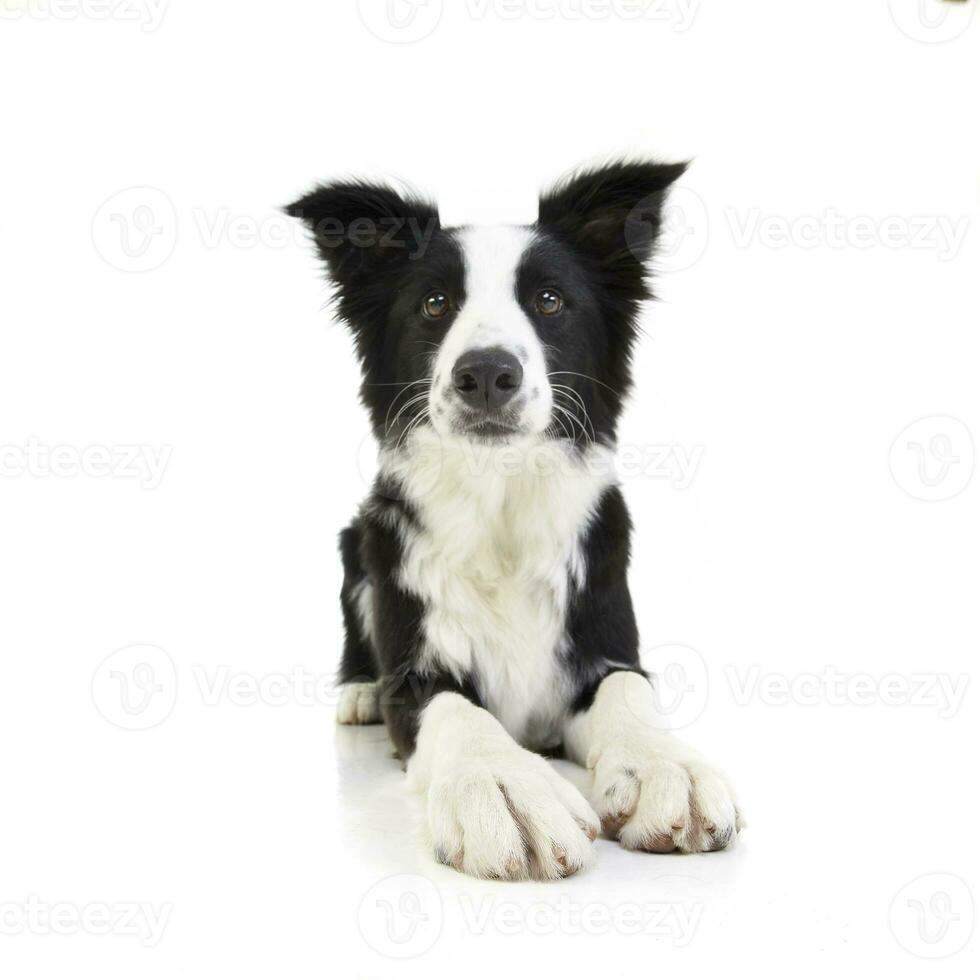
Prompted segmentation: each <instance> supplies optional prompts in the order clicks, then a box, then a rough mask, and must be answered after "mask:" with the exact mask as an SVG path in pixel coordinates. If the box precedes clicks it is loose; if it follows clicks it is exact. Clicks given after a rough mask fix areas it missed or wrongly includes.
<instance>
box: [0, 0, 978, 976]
mask: <svg viewBox="0 0 980 980" xmlns="http://www.w3.org/2000/svg"><path fill="white" fill-rule="evenodd" d="M52 2H53V3H54V6H49V5H47V4H44V3H39V2H34V0H0V3H2V7H0V9H2V17H0V83H2V85H3V91H4V97H3V115H2V133H3V157H2V159H3V180H2V182H0V269H2V277H3V279H2V292H0V329H2V335H0V446H2V447H3V449H2V452H3V455H2V457H0V464H2V468H3V475H2V476H0V600H2V620H0V626H2V645H3V654H2V678H0V746H2V753H3V770H4V771H3V782H2V791H0V794H2V795H0V829H2V835H0V970H2V972H3V975H4V976H5V977H10V978H18V980H20V978H33V977H44V978H49V977H51V978H53V977H69V976H71V977H80V976H98V977H100V978H115V977H119V978H127V980H130V978H132V977H140V978H171V977H176V976H185V977H216V976H234V977H252V976H254V977H289V978H300V977H324V976H326V977H330V976H338V977H348V976H350V977H364V978H382V977H392V976H425V977H431V976H450V975H453V976H455V975H458V974H462V975H464V976H473V977H477V976H479V977H482V976H498V975H501V974H504V975H510V976H526V975H536V974H537V973H539V972H540V971H541V970H542V969H545V970H547V971H548V975H549V976H558V975H569V976H576V977H578V976H583V977H584V976H589V977H592V976H617V977H619V976H621V977H626V976H635V975H639V976H654V975H658V971H660V970H664V971H668V970H669V971H670V972H669V975H670V976H672V977H704V976H708V975H711V974H712V973H713V972H724V973H725V974H731V972H732V971H733V970H734V971H736V972H740V971H743V970H751V971H752V972H753V973H754V974H759V973H763V974H773V973H777V972H778V974H779V975H785V974H787V973H789V974H792V975H797V976H821V977H824V976H826V975H828V974H829V973H831V972H833V973H834V974H836V975H838V976H842V977H857V976H863V975H866V973H867V971H868V970H869V969H871V968H874V969H875V971H876V972H877V973H880V974H881V975H887V976H895V977H919V976H930V977H932V976H936V977H943V978H947V977H949V978H952V977H956V978H959V977H965V976H968V975H971V973H972V971H975V969H976V964H977V958H978V957H977V952H978V939H977V938H976V936H971V932H972V927H973V919H974V909H973V904H972V903H973V902H974V901H976V900H978V899H980V894H978V887H980V867H978V857H980V844H978V840H980V834H978V830H977V806H976V804H977V792H976V759H977V747H978V745H977V739H978V734H980V733H978V723H977V717H978V714H977V698H978V696H980V692H978V691H977V690H976V685H975V684H974V682H973V680H971V678H970V674H971V672H972V671H973V666H974V663H975V661H976V658H977V654H978V645H980V624H978V620H977V610H978V607H977V599H978V587H980V571H978V562H977V556H978V554H980V479H978V478H974V479H973V480H972V481H970V479H969V478H970V476H971V474H972V472H973V467H974V446H973V440H974V439H976V438H977V437H978V436H980V384H978V356H980V343H978V340H977V328H978V324H980V319H978V314H980V302H978V294H977V278H976V273H977V260H978V254H980V232H978V230H977V228H976V224H977V210H978V159H980V157H978V151H980V146H978V136H977V127H976V109H977V100H976V93H977V81H978V78H977V75H978V71H977V67H978V65H980V57H978V55H980V23H978V21H980V16H977V17H974V16H973V15H974V8H975V6H976V5H975V4H974V3H972V2H968V3H965V4H955V5H954V4H945V5H940V4H939V3H938V0H935V2H934V0H923V2H922V4H921V5H920V4H919V0H908V2H906V0H892V2H889V0H869V2H866V3H860V4H856V3H851V2H845V0H823V2H820V3H815V2H811V3H807V4H788V3H785V2H782V0H768V2H761V0H755V2H746V3H738V4H736V3H731V2H722V0H703V2H701V3H700V4H699V3H696V2H695V3H693V6H692V4H690V3H688V4H681V3H680V2H679V0H678V2H668V3H663V2H659V3H655V4H653V5H652V6H650V8H649V9H648V11H647V14H646V15H645V16H643V17H641V18H640V19H635V18H631V17H630V16H628V15H629V14H630V13H631V11H633V8H632V7H630V6H628V5H627V4H626V3H625V2H624V3H622V4H611V5H610V4H607V5H605V6H604V5H603V3H602V2H597V0H593V2H592V3H591V4H585V6H584V7H583V5H582V4H581V3H576V2H573V0H565V3H564V4H561V5H559V4H558V2H557V0H555V3H549V2H548V0H538V2H537V3H536V4H531V3H528V4H525V5H524V6H521V4H520V3H518V4H517V5H516V6H515V5H514V4H513V3H510V4H505V5H500V4H498V5H497V6H494V5H493V4H491V5H489V6H487V5H486V4H484V3H477V2H476V0H467V2H465V3H463V2H452V3H450V2H448V0H447V2H446V3H445V4H444V7H445V9H444V10H442V11H441V17H438V15H439V14H440V6H443V5H440V4H438V3H437V2H436V0H429V3H428V4H424V5H423V6H421V7H420V8H419V9H418V10H417V11H416V14H415V19H414V20H409V21H408V22H407V26H405V27H403V28H398V27H397V26H395V25H393V24H392V23H390V22H389V21H388V20H387V16H386V12H385V11H386V9H385V7H384V4H383V3H380V2H379V3H376V4H368V3H367V2H365V3H364V4H362V5H361V6H362V7H363V8H364V9H363V11H362V12H363V14H364V16H363V18H362V17H361V16H359V10H358V4H357V3H356V2H354V0H331V2H330V3H319V4H314V3H301V2H293V3H286V2H280V3H277V4H270V3H258V2H253V0H224V2H209V3H189V2H187V0H171V2H170V3H169V4H168V5H166V6H165V7H164V8H163V9H162V10H160V9H156V8H153V9H151V8H149V7H141V6H134V5H133V0H128V3H127V5H126V6H119V4H118V0H112V2H111V3H109V4H106V3H105V0H103V3H98V2H97V0H91V2H90V3H89V4H87V5H86V4H84V3H78V2H72V0H61V3H60V4H58V3H57V2H56V0H52ZM403 2H404V0H397V3H396V4H395V7H394V10H395V13H396V14H404V13H406V9H407V8H405V7H402V6H399V4H402V3H403ZM515 10H516V14H515V13H514V11H515ZM549 11H551V12H552V13H554V16H551V17H548V16H546V15H547V14H548V12H549ZM555 11H557V13H555ZM407 12H408V13H411V11H410V10H408V11H407ZM161 13H162V20H159V17H160V15H161ZM944 15H945V16H946V19H945V20H943V19H942V18H943V17H944ZM133 16H135V18H136V19H132V17H133ZM415 34H424V35H425V36H422V37H418V39H417V40H415V41H414V43H402V42H405V41H407V40H409V37H410V36H412V35H415ZM625 152H635V153H639V154H644V155H655V156H658V157H662V158H665V159H676V158H687V157H692V158H694V159H695V163H694V165H693V167H692V168H691V170H690V172H689V174H688V175H687V176H686V177H685V178H684V181H683V185H682V188H681V190H680V191H679V192H678V194H677V196H676V198H675V207H674V208H673V209H672V212H671V229H670V232H669V234H668V238H667V241H666V243H665V252H664V255H663V256H662V258H661V262H660V264H661V268H662V271H663V274H662V276H661V279H660V295H661V299H662V301H661V302H660V303H658V304H656V305H655V306H654V307H651V308H650V309H649V310H648V311H647V314H646V316H645V319H644V328H645V331H646V335H645V336H644V338H643V341H642V344H641V346H640V349H639V353H638V357H637V363H636V376H637V381H638V385H637V390H636V395H635V398H634V399H633V402H632V405H631V407H630V409H629V411H628V415H627V417H626V420H625V424H624V427H623V441H624V443H625V444H627V445H629V446H630V447H632V448H633V449H634V450H638V451H639V452H640V453H641V455H642V454H644V453H646V454H650V453H652V454H653V456H654V459H653V462H651V461H650V460H651V457H650V456H649V455H647V456H644V457H643V458H645V459H647V462H648V464H649V465H647V466H646V467H642V466H641V467H640V468H639V472H637V469H636V467H635V466H634V467H633V470H632V472H630V473H627V474H626V476H625V488H626V494H627V497H628V500H629V503H630V505H631V507H632V511H633V514H634V518H635V523H636V547H635V561H634V565H633V571H632V584H633V589H634V595H635V598H636V604H637V608H638V613H639V617H640V624H641V631H642V635H643V644H644V649H645V651H646V652H645V655H644V657H645V662H646V664H647V666H649V667H651V668H666V667H668V666H669V665H670V664H676V665H677V666H676V667H675V668H673V669H672V670H671V671H669V672H668V673H667V674H665V676H666V677H668V678H672V679H673V681H682V682H683V683H681V684H680V689H679V691H675V693H678V694H679V695H680V707H679V708H678V712H677V714H676V715H675V717H676V719H677V721H678V724H685V727H684V732H683V734H684V735H685V737H688V738H690V739H691V740H692V741H694V742H695V743H696V744H697V745H698V746H699V747H701V748H702V749H704V750H705V751H706V752H708V753H709V754H711V755H713V756H714V757H715V758H716V759H717V760H718V761H719V762H722V763H723V764H724V765H725V766H726V767H727V768H728V769H729V770H730V772H731V773H732V775H733V777H734V778H735V781H736V783H737V785H738V786H739V788H740V795H741V797H742V801H743V804H744V807H745V810H746V813H747V815H748V818H749V822H750V827H749V829H748V830H746V831H745V833H744V834H743V836H742V839H741V840H740V842H739V843H738V845H737V846H736V847H735V848H734V849H732V850H731V851H729V852H726V853H723V854H710V855H704V856H697V857H684V856H678V855H668V856H657V855H634V854H627V853H625V852H623V851H621V850H620V849H619V848H618V846H617V845H616V844H614V843H612V842H600V843H599V844H598V845H597V851H598V863H597V866H596V868H595V869H594V870H592V871H589V872H587V873H584V874H582V875H580V876H578V877H576V878H573V879H570V880H568V881H566V882H563V883H560V884H550V885H522V886H513V885H505V884H499V883H498V884H492V883H480V882H473V881H469V880H467V879H464V878H463V877H462V876H460V875H458V874H456V873H455V872H452V871H450V870H447V869H443V868H441V867H438V866H437V865H436V864H435V863H434V862H433V861H431V860H430V859H429V857H428V854H427V851H426V849H425V847H424V845H423V844H422V842H421V840H420V838H419V834H418V831H417V814H416V811H415V810H414V809H413V807H412V805H411V804H410V802H409V801H408V799H407V798H406V795H405V792H404V789H403V786H402V776H401V774H400V773H399V771H398V767H397V765H396V763H395V762H394V761H393V760H392V759H391V758H390V756H389V750H388V747H387V745H386V743H385V736H384V733H383V730H382V729H380V728H377V727H372V728H365V729H360V730H343V731H338V730H337V729H336V728H335V726H334V723H333V708H332V703H331V702H332V695H331V692H330V691H329V690H328V687H329V684H330V679H331V677H332V673H333V671H334V668H335V665H336V663H337V659H338V655H339V651H340V646H341V624H340V619H339V609H338V604H337V600H336V596H337V593H338V590H339V585H340V577H341V572H340V564H339V561H338V559H337V557H336V552H335V535H336V533H337V531H338V530H339V529H340V528H341V527H342V526H343V524H344V523H345V522H346V520H347V519H348V518H349V517H350V516H351V514H352V513H353V511H354V508H355V506H356V504H357V502H358V500H359V499H360V497H361V496H362V495H363V494H364V492H365V489H366V480H367V479H369V477H370V472H371V466H372V458H371V448H370V444H369V443H365V438H366V435H367V424H366V419H365V415H364V413H363V411H362V410H361V409H360V408H359V406H358V404H357V401H356V386H357V375H356V370H355V367H354V364H353V361H352V358H351V354H350V347H349V343H348V340H347V338H346V336H345V334H344V333H343V331H342V329H341V328H340V327H338V326H336V325H333V324H331V322H330V319H329V315H328V312H327V311H326V309H325V304H326V301H327V299H328V296H329V294H328V291H327V289H326V287H325V286H324V285H323V283H322V282H321V281H320V279H319V278H318V269H317V263H316V262H315V260H314V257H313V255H312V250H311V249H310V248H309V247H308V245H307V244H306V243H305V242H304V241H303V239H302V235H301V234H299V233H298V232H297V231H295V230H294V229H291V228H289V227H288V226H287V224H286V222H285V220H284V219H282V218H281V217H280V216H278V214H277V211H276V207H277V206H278V205H281V204H284V203H286V202H287V201H289V200H291V199H292V198H293V197H295V196H297V195H298V194H299V193H300V192H302V191H304V190H305V189H307V187H308V186H309V185H310V184H311V183H312V182H313V181H314V180H315V179H321V178H328V177H335V176H340V175H345V174H355V175H361V174H367V175H373V176H386V175H389V176H393V177H394V176H397V177H403V178H406V179H408V180H410V181H412V182H414V183H415V184H416V185H418V186H420V187H421V188H422V189H424V190H426V191H428V192H430V193H433V194H435V195H436V196H437V197H438V199H439V200H440V202H441V205H442V210H443V217H444V219H445V220H446V222H447V223H453V222H461V221H467V222H486V221H529V220H532V219H533V217H534V213H535V201H536V192H537V190H538V188H539V187H540V186H541V185H542V184H544V183H546V182H547V181H548V180H550V179H552V178H554V177H556V176H558V175H559V174H561V173H562V172H564V171H566V170H568V169H569V168H570V167H573V166H574V165H576V164H579V163H581V162H583V161H588V160H594V159H596V158H601V157H604V156H608V155H615V154H618V153H625ZM134 187H135V188H142V190H137V191H130V192H129V193H123V192H126V191H127V189H129V188H134ZM950 229H959V231H958V233H957V234H958V235H959V237H957V235H954V234H953V233H952V232H950ZM920 419H926V420H927V421H925V422H924V423H921V424H919V425H918V426H916V427H914V428H912V429H908V427H909V426H911V425H912V424H913V423H916V422H917V420H920ZM906 430H908V431H906ZM658 447H661V448H662V449H663V450H664V451H667V450H670V451H671V453H673V454H674V455H671V456H670V457H669V460H674V461H675V463H674V464H669V463H662V464H660V465H655V463H656V457H657V456H658V453H659V449H658ZM86 450H87V452H84V451H86ZM83 452H84V454H83ZM678 452H680V453H683V454H684V455H683V458H685V459H689V460H690V459H695V460H696V461H697V465H696V467H695V470H694V472H693V479H691V480H689V481H688V480H685V479H681V478H680V477H679V471H678V470H677V469H676V459H677V458H678V457H677V455H676V453H678ZM133 453H138V454H141V455H139V456H138V457H137V460H136V461H135V462H129V463H128V462H127V457H128V456H130V455H132V454H133ZM141 460H142V462H140V461H141ZM147 460H150V461H153V460H156V461H157V462H158V463H160V464H161V466H162V471H161V472H157V473H156V476H154V471H153V470H151V469H148V468H147V463H146V461H147ZM920 463H921V466H920ZM161 477H162V478H161ZM939 498H948V499H939ZM134 645H136V646H138V648H137V649H136V650H132V649H129V648H132V647H133V646H134ZM665 645H666V648H665ZM658 648H660V649H658ZM116 651H124V652H122V653H121V654H118V655H116V656H114V657H113V656H112V655H113V654H115V653H116ZM107 658H109V659H108V660H107ZM294 668H296V669H297V673H296V676H297V677H299V678H300V679H301V680H302V681H303V684H300V683H298V682H297V683H293V682H289V683H287V682H286V680H285V679H286V678H288V676H289V675H290V674H291V672H293V671H294ZM147 670H149V673H147ZM679 671H680V672H679ZM262 680H264V681H265V684H264V686H263V687H262V690H261V692H260V693H255V690H254V689H251V688H250V687H249V685H253V687H254V686H255V685H258V683H259V681H262ZM673 681H672V683H673ZM317 682H318V683H319V687H318V688H315V686H314V685H315V684H316V683H317ZM148 685H149V686H148ZM304 685H305V687H304ZM963 685H967V686H966V688H965V691H964V687H963ZM668 686H669V685H668ZM311 687H314V689H313V690H312V692H311V691H310V690H308V689H309V688H311ZM841 691H843V693H841ZM949 691H954V692H955V691H958V692H959V695H962V697H961V698H960V699H959V700H957V698H956V697H954V698H952V699H951V698H950V696H949V695H948V693H944V692H949ZM284 692H285V693H284ZM144 695H145V697H144ZM124 696H125V697H126V698H128V700H124ZM127 707H128V709H129V710H128V711H127V710H126V709H127ZM141 709H142V710H141ZM688 722H689V724H686V723H688ZM148 725H152V727H149V728H146V727H145V726H148ZM140 729H145V730H140ZM566 768H570V767H566ZM571 775H572V776H573V778H574V777H575V776H576V775H578V774H576V773H572V774H571ZM392 875H409V876H410V877H408V878H396V879H393V880H388V879H389V877H390V876H392ZM923 876H928V877H923ZM130 903H148V904H149V905H150V906H151V907H152V909H153V910H154V911H153V915H157V916H162V917H163V920H164V928H163V930H162V934H161V935H159V936H155V937H148V933H146V932H145V931H144V932H141V931H140V930H141V929H143V927H144V926H145V925H146V924H147V922H148V919H147V917H146V915H145V913H142V912H140V913H138V915H137V917H136V920H135V927H136V929H137V934H135V935H133V934H130V933H131V930H130V929H129V928H128V927H127V925H126V924H125V921H124V920H122V919H120V918H119V916H121V915H123V914H124V913H125V911H126V909H127V908H128V907H129V904H130ZM385 903H389V904H388V905H386V904H385ZM100 908H102V909H103V911H104V912H105V914H107V915H108V916H109V921H110V924H109V925H108V926H106V925H105V924H104V923H103V922H102V919H101V918H100V911H99V910H100ZM51 914H53V915H54V921H52V920H51V918H50V915H51ZM386 914H388V915H389V916H390V917H389V918H388V919H387V920H386V919H385V915H386ZM637 919H638V920H639V923H640V925H639V926H638V925H637V924H636V920H637ZM685 922H686V923H693V928H691V929H686V928H684V927H683V924H684V923H685ZM647 928H649V929H651V930H652V932H653V934H652V935H643V934H640V935H637V934H635V933H636V932H637V930H638V929H640V930H641V931H645V929H647ZM154 939H155V940H156V941H154ZM406 955H411V956H413V958H412V959H407V960H403V959H400V957H404V956H406Z"/></svg>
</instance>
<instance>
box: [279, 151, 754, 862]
mask: <svg viewBox="0 0 980 980" xmlns="http://www.w3.org/2000/svg"><path fill="white" fill-rule="evenodd" d="M683 171H684V165H683V164H677V165H663V164H656V163H645V162H623V163H617V164H614V165H611V166H606V167H601V168H597V169H592V170H588V171H585V172H582V173H579V174H578V175H576V176H573V177H571V178H569V179H567V180H565V181H564V182H562V183H561V184H560V185H558V186H557V187H556V188H554V189H553V190H551V191H550V192H549V193H547V194H545V195H544V196H543V197H542V198H541V200H540V209H539V215H538V220H537V223H536V224H534V225H532V226H529V227H509V226H508V227H505V226H501V227H462V228H443V227H442V226H441V225H440V223H439V216H438V212H437V211H436V209H435V207H434V206H432V205H431V204H428V203H425V202H424V201H422V200H419V199H418V198H416V197H413V196H407V195H404V194H400V193H398V192H396V191H395V190H393V189H391V188H390V187H386V186H378V185H374V184H364V183H357V182H338V183H332V184H327V185H322V186H318V187H316V188H315V189H314V190H313V191H312V192H311V193H310V194H308V195H306V196H305V197H303V198H302V199H301V200H299V201H297V202H296V203H295V204H292V205H290V206H289V208H287V210H288V211H289V213H290V214H292V215H294V216H296V217H298V218H301V219H302V220H303V221H304V222H306V223H307V225H308V226H309V227H310V228H311V229H312V231H313V233H314V236H315V241H316V244H317V247H318V249H319V252H320V255H321V256H322V258H323V259H324V260H325V262H326V265H327V270H328V274H329V276H330V279H331V280H332V282H333V283H334V284H335V287H336V299H337V310H338V313H339V316H340V318H341V319H343V320H344V321H345V322H346V323H347V324H348V325H349V326H350V328H351V329H352V331H353V333H354V337H355V339H356V345H357V351H358V355H359V357H360V361H361V365H362V368H363V375H364V379H363V385H362V388H361V392H362V398H363V401H364V403H365V405H366V406H367V408H368V410H369V412H370V414H371V419H372V423H373V427H374V431H375V434H376V436H377V438H378V440H379V443H380V446H381V455H380V475H379V476H378V479H377V482H376V484H375V486H374V489H373V491H372V493H371V494H370V496H369V497H368V499H367V500H366V501H365V503H364V504H363V506H362V508H361V510H360V513H359V514H358V516H357V518H356V519H355V520H354V522H353V524H352V525H351V526H350V527H349V528H347V530H345V531H344V532H343V534H342V535H341V551H342V554H343V562H344V586H343V591H342V594H341V603H342V606H343V613H344V619H345V623H346V634H347V636H346V644H345V647H344V654H343V663H342V666H341V669H340V681H341V683H342V684H343V685H344V687H343V694H342V700H341V703H340V707H339V720H340V721H341V722H342V723H346V724H369V723H372V722H378V721H381V720H382V719H383V720H384V722H385V724H386V725H387V727H388V732H389V733H390V736H391V739H392V741H393V742H394V745H395V748H396V749H397V751H398V753H399V754H400V755H401V757H402V758H403V759H404V760H405V761H406V763H407V770H408V775H409V780H410V783H411V784H412V785H413V786H414V787H416V788H417V789H418V790H420V791H421V792H423V793H424V794H425V796H426V804H427V807H426V812H427V819H428V830H429V832H430V834H431V837H432V841H433V845H434V848H435V853H436V855H437V857H438V858H439V859H440V860H441V861H443V862H445V863H447V864H451V865H452V866H454V867H456V868H458V869H460V870H462V871H466V872H468V873H470V874H473V875H478V876H482V877H493V878H527V877H535V878H558V877H561V876H563V875H567V874H571V873H573V872H574V871H576V870H578V869H580V868H582V867H584V866H586V865H587V864H588V863H589V861H590V857H591V853H592V851H593V848H592V846H591V842H592V841H593V840H594V839H595V838H596V836H597V835H598V833H599V830H600V826H601V827H602V829H603V830H605V831H606V833H607V834H610V835H612V836H614V837H616V838H618V840H619V841H620V842H621V843H622V844H623V845H624V846H625V847H628V848H633V849H638V850H647V851H657V852H666V851H674V850H680V851H709V850H716V849H719V848H723V847H725V846H726V845H727V844H728V843H729V842H730V841H731V840H732V839H733V838H734V837H735V835H736V834H737V832H738V829H739V827H740V817H739V813H738V810H737V808H736V805H735V802H734V798H733V795H732V792H731V789H730V787H729V785H728V782H727V780H726V779H725V777H724V776H723V775H722V774H721V773H719V771H718V770H717V769H715V768H714V767H713V766H710V765H708V764H707V763H705V762H704V761H703V760H702V759H701V758H700V757H699V756H698V755H697V754H696V753H695V752H693V751H692V750H691V749H689V748H688V747H687V746H685V745H684V744H682V743H681V742H679V741H678V740H676V739H675V738H674V737H673V736H671V735H669V734H668V733H666V732H665V731H664V730H663V729H662V728H660V727H658V719H657V715H656V711H655V701H654V697H653V689H652V688H651V686H650V682H649V680H648V678H647V677H646V675H645V674H644V672H643V670H642V669H641V667H640V661H639V655H638V637H637V628H636V622H635V619H634V615H633V606H632V602H631V600H630V594H629V590H628V587H627V566H628V563H629V554H630V519H629V515H628V513H627V509H626V504H625V503H624V500H623V495H622V493H621V491H620V490H619V488H618V486H617V485H616V481H615V473H614V468H613V465H612V462H613V454H614V451H615V444H616V424H617V420H618V418H619V415H620V412H621V410H622V407H623V400H624V398H625V397H626V394H627V392H628V391H629V388H630V355H631V349H632V347H633V343H634V340H635V337H636V333H637V316H638V313H639V309H640V305H641V303H642V302H643V300H645V299H647V298H648V297H649V295H650V294H649V292H648V288H647V271H648V270H647V268H646V263H647V260H648V259H649V258H650V257H651V254H652V252H653V250H654V247H655V245H656V241H657V236H658V233H659V231H660V226H661V222H662V214H663V206H664V200H665V197H666V195H667V192H668V188H669V187H670V185H671V184H672V183H673V182H674V181H675V180H676V179H677V178H678V177H679V176H680V175H681V174H682V173H683ZM559 749H561V750H562V751H563V752H564V754H565V755H566V757H567V758H569V759H572V760H575V761H577V762H580V763H581V764H583V765H584V766H586V767H587V768H588V769H589V770H590V771H591V773H592V776H593V780H594V789H593V804H594V806H595V809H596V811H597V812H598V816H597V815H596V812H594V811H593V809H592V807H590V805H589V804H588V803H587V802H586V800H585V799H584V798H583V797H582V796H581V795H580V793H579V792H578V791H577V790H576V789H575V788H574V787H573V786H572V785H571V784H570V783H568V782H567V781H566V780H564V779H563V778H562V777H560V776H559V775H558V774H557V773H556V771H555V770H554V769H553V768H552V767H551V766H550V765H549V764H548V763H547V762H546V761H545V760H544V758H542V756H541V755H538V754H536V753H537V752H545V753H550V754H554V753H555V752H556V751H558V750H559Z"/></svg>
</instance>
